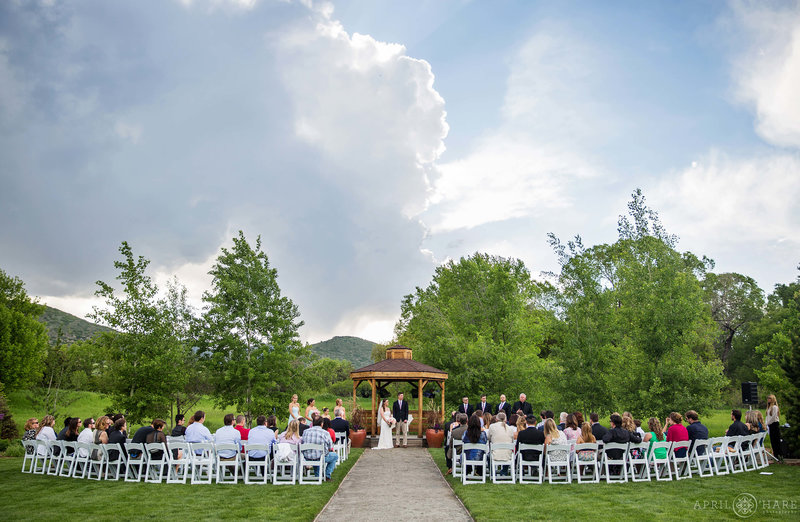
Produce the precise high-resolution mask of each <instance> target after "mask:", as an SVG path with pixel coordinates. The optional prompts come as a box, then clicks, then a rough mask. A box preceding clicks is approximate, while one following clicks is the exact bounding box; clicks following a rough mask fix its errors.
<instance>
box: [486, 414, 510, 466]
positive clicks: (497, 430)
mask: <svg viewBox="0 0 800 522" xmlns="http://www.w3.org/2000/svg"><path fill="white" fill-rule="evenodd" d="M486 438H487V440H488V441H489V442H491V443H492V444H513V443H514V438H513V431H512V430H511V427H509V425H508V424H507V423H506V414H505V412H504V411H500V412H498V413H497V421H496V422H494V423H492V424H490V425H489V429H488V430H487V431H486ZM511 454H512V452H511V450H510V449H498V450H495V449H493V450H492V458H493V459H494V460H509V459H511Z"/></svg>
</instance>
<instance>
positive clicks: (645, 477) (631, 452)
mask: <svg viewBox="0 0 800 522" xmlns="http://www.w3.org/2000/svg"><path fill="white" fill-rule="evenodd" d="M649 448H650V443H649V442H631V443H630V444H628V472H629V474H630V477H631V481H633V482H650V462H649V461H648V458H647V450H648V449H649Z"/></svg>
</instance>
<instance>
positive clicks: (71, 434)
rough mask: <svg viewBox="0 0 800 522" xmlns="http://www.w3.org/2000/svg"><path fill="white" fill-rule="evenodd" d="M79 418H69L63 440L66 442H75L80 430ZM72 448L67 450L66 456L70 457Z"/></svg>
mask: <svg viewBox="0 0 800 522" xmlns="http://www.w3.org/2000/svg"><path fill="white" fill-rule="evenodd" d="M80 423H81V419H80V417H70V419H69V426H68V427H67V433H66V434H65V435H64V440H65V441H67V442H77V441H78V435H79V430H80ZM72 452H73V450H72V448H67V455H72Z"/></svg>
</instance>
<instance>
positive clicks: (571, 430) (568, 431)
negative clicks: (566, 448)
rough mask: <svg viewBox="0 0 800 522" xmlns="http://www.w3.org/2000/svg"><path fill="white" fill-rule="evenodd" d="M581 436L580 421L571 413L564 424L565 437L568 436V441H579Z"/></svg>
mask: <svg viewBox="0 0 800 522" xmlns="http://www.w3.org/2000/svg"><path fill="white" fill-rule="evenodd" d="M580 434H581V430H580V429H578V421H577V419H576V418H575V415H574V414H572V413H570V414H569V415H567V421H566V422H565V423H564V435H566V436H567V440H577V438H578V437H579V436H580Z"/></svg>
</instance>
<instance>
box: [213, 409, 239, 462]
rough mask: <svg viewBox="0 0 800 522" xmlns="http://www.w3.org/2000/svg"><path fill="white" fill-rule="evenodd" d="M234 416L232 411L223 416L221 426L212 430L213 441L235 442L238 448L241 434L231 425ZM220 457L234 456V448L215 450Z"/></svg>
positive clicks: (220, 442) (230, 457)
mask: <svg viewBox="0 0 800 522" xmlns="http://www.w3.org/2000/svg"><path fill="white" fill-rule="evenodd" d="M234 418H235V416H234V415H233V413H228V414H227V415H225V417H223V419H222V424H223V426H222V427H221V428H220V429H218V430H217V431H216V432H214V442H215V443H216V444H236V446H237V447H239V449H241V445H242V435H241V434H240V433H239V432H238V431H237V430H236V428H234V427H233V421H234ZM217 454H218V455H219V458H220V459H232V458H234V457H235V456H236V451H235V450H221V451H217Z"/></svg>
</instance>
